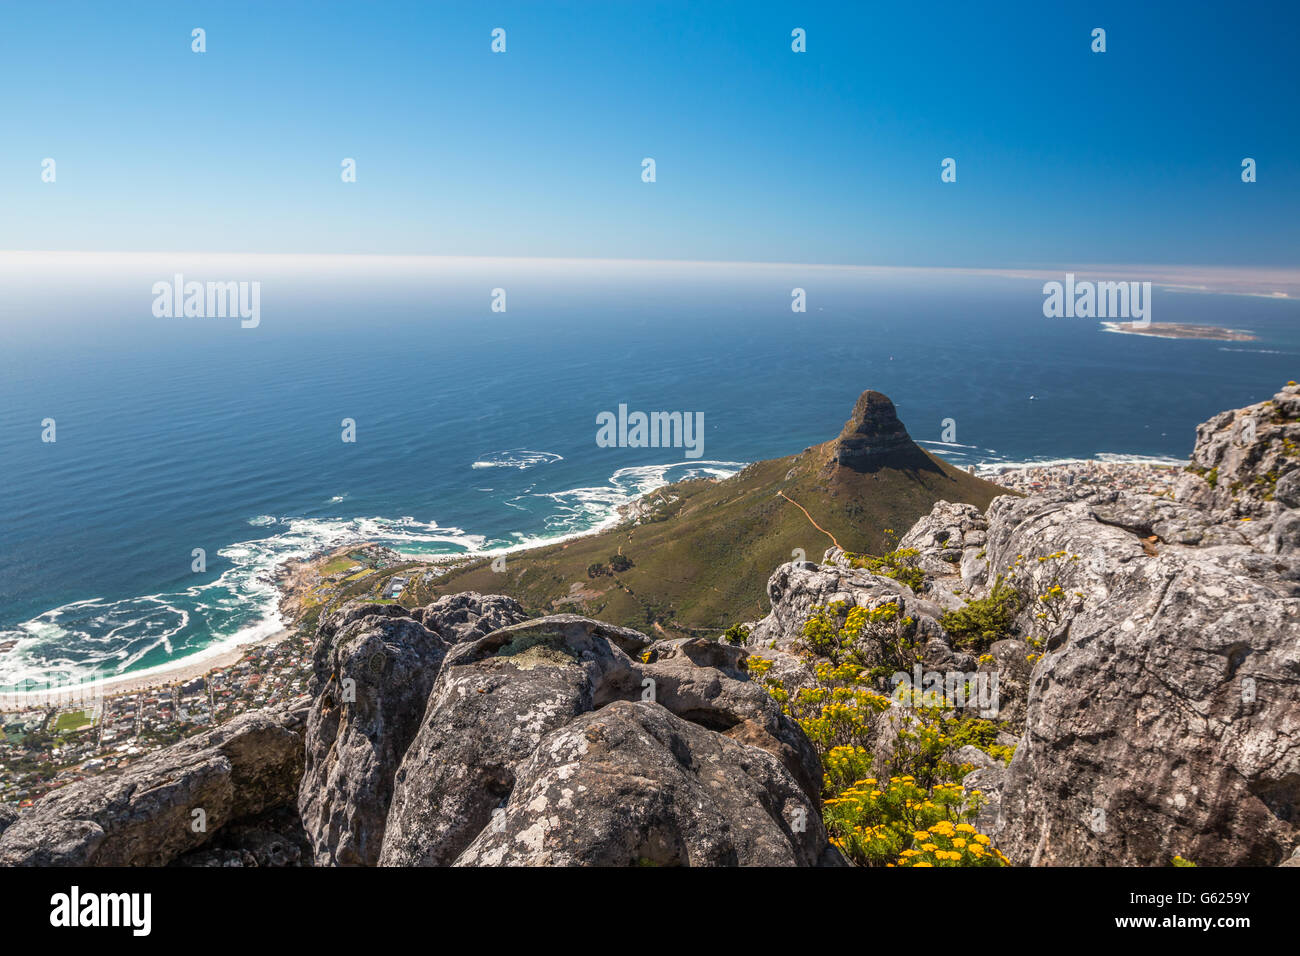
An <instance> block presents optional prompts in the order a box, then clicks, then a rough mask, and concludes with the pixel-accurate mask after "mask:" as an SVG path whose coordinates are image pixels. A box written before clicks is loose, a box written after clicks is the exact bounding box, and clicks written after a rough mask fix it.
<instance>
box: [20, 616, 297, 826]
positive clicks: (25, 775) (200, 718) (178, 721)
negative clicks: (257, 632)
mask: <svg viewBox="0 0 1300 956" xmlns="http://www.w3.org/2000/svg"><path fill="white" fill-rule="evenodd" d="M310 661H311V654H310V648H309V645H308V643H307V641H306V640H305V639H304V638H303V637H302V636H301V635H299V634H293V635H291V636H289V637H286V638H285V639H283V640H281V641H279V642H277V643H274V644H260V645H252V646H250V647H248V648H247V650H246V651H245V652H244V653H243V655H242V656H241V657H240V658H239V660H238V661H236V662H235V663H233V664H230V665H228V666H225V667H218V668H214V669H212V670H210V671H208V672H207V673H206V674H203V675H200V676H198V677H194V678H191V679H189V680H185V681H175V682H172V683H170V684H158V685H155V686H152V687H146V688H142V689H138V690H133V691H125V692H120V693H112V692H111V687H112V685H111V684H108V685H94V684H88V685H85V688H86V692H84V693H83V692H81V690H80V689H76V690H73V689H68V688H53V689H50V690H48V691H45V692H43V693H42V692H36V693H30V694H27V695H25V697H26V700H25V702H24V703H22V704H17V705H14V704H10V705H9V706H8V708H7V709H5V710H2V711H0V807H3V806H5V805H8V806H10V807H12V808H14V809H17V810H19V811H21V810H23V809H26V808H27V807H30V806H31V805H32V804H33V803H34V802H35V801H37V800H39V799H40V798H41V797H43V796H45V795H46V794H48V793H50V792H52V791H55V790H58V789H60V788H61V787H65V786H67V785H68V784H70V783H74V782H76V781H78V780H82V779H84V778H85V777H88V776H93V775H95V774H99V773H103V772H104V771H106V770H109V769H112V768H115V767H124V766H126V765H128V764H131V763H134V762H135V761H137V760H140V759H142V758H144V757H145V756H147V755H148V754H149V753H151V752H152V751H153V750H155V749H157V748H159V747H164V746H166V745H168V744H171V743H175V742H176V741H178V740H181V739H182V738H184V737H188V736H190V735H191V734H195V733H198V732H200V731H202V730H205V729H207V728H209V727H213V726H216V725H217V724H220V723H224V722H225V721H227V720H229V719H231V718H232V717H235V716H236V715H238V714H241V713H243V712H244V711H246V710H251V709H254V708H258V707H266V706H269V705H272V704H276V703H280V702H281V701H284V700H289V699H291V698H294V697H298V696H301V695H302V694H304V693H306V689H307V678H308V676H309V673H310ZM97 686H98V687H100V688H102V691H97V690H96V689H95V688H96V687H97Z"/></svg>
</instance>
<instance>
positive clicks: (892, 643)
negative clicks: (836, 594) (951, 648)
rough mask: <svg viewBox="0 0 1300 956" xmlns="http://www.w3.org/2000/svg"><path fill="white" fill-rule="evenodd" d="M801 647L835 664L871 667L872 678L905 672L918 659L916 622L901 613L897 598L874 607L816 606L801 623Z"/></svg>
mask: <svg viewBox="0 0 1300 956" xmlns="http://www.w3.org/2000/svg"><path fill="white" fill-rule="evenodd" d="M803 646H804V649H805V650H807V651H808V652H809V653H811V654H813V655H815V656H817V657H824V658H828V659H829V660H831V661H832V662H833V663H836V664H839V663H849V664H852V665H853V666H855V667H858V668H871V670H870V671H869V674H868V676H870V677H872V678H881V677H887V676H888V675H890V674H893V673H895V672H897V671H906V670H908V669H909V668H911V666H912V665H913V664H916V663H918V662H919V661H920V660H921V652H920V645H919V643H918V640H917V633H916V621H915V620H914V619H912V618H910V617H901V616H900V614H899V608H898V602H897V601H887V602H885V603H884V604H881V605H880V606H878V607H874V608H865V607H853V608H850V607H847V606H846V605H845V603H844V602H843V601H836V602H834V603H833V604H831V605H829V606H825V607H822V606H818V607H815V608H813V615H812V617H810V618H809V619H808V620H807V621H805V622H804V625H803Z"/></svg>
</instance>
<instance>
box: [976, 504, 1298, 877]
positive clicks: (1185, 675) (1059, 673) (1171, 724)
mask: <svg viewBox="0 0 1300 956" xmlns="http://www.w3.org/2000/svg"><path fill="white" fill-rule="evenodd" d="M1148 497H1149V496H1131V495H1127V494H1125V493H1116V492H1109V493H1106V494H1102V495H1099V496H1094V497H1092V498H1088V499H1083V500H1081V501H1069V502H1063V501H1057V500H1052V499H1051V498H1050V497H1039V498H1031V499H1021V500H1017V499H1012V498H999V499H997V500H996V501H995V502H994V503H993V506H992V507H991V508H990V509H989V516H988V517H989V546H988V551H989V559H990V564H991V565H992V567H994V568H998V567H1005V566H1007V565H1009V564H1010V563H1012V562H1013V561H1014V560H1015V559H1016V556H1017V555H1021V554H1023V555H1024V556H1025V559H1026V561H1027V566H1028V567H1030V568H1033V567H1034V565H1035V562H1034V560H1033V559H1034V558H1036V557H1040V556H1045V555H1047V554H1050V553H1052V552H1055V551H1061V550H1063V551H1066V552H1067V553H1069V554H1071V555H1073V554H1078V555H1079V556H1080V560H1078V561H1076V562H1071V563H1069V564H1068V565H1067V566H1066V567H1067V570H1066V575H1067V576H1066V578H1065V580H1064V582H1063V584H1064V587H1065V588H1066V589H1067V590H1068V591H1070V592H1074V591H1078V592H1080V593H1082V594H1083V598H1082V600H1081V601H1080V602H1079V603H1078V604H1077V605H1074V606H1072V607H1071V608H1070V609H1069V612H1068V614H1067V618H1066V620H1065V621H1064V623H1063V625H1062V626H1061V627H1060V628H1059V629H1058V630H1057V631H1056V633H1055V634H1054V635H1053V637H1052V638H1051V639H1050V640H1049V641H1048V643H1047V646H1046V654H1045V656H1044V657H1043V658H1042V660H1041V661H1039V662H1038V663H1037V665H1036V666H1035V668H1034V671H1033V675H1032V678H1031V682H1030V690H1029V698H1028V706H1027V714H1026V727H1025V735H1024V738H1023V741H1022V743H1021V745H1020V747H1019V748H1018V749H1017V751H1016V755H1015V758H1014V759H1013V760H1012V762H1011V765H1010V766H1009V767H1008V769H1007V773H1006V776H1005V780H1004V784H1003V790H1002V794H1001V798H1000V799H1001V809H1000V815H999V826H998V827H997V828H996V830H995V831H994V832H992V833H991V834H990V835H991V836H993V837H994V839H995V842H997V843H998V845H999V846H1001V848H1002V849H1003V852H1005V853H1006V854H1007V855H1008V856H1009V857H1010V858H1011V859H1012V860H1013V861H1014V862H1018V863H1025V864H1071V865H1073V864H1130V865H1134V864H1135V865H1153V864H1165V863H1167V862H1168V860H1169V859H1170V858H1172V857H1173V856H1175V855H1178V854H1181V855H1182V856H1185V857H1187V858H1189V859H1193V860H1195V861H1196V862H1198V863H1203V864H1219V865H1232V864H1267V863H1277V862H1279V861H1280V860H1281V858H1282V856H1283V854H1284V853H1285V852H1288V851H1289V850H1290V848H1291V846H1293V845H1294V844H1295V843H1296V842H1297V840H1298V839H1300V832H1298V830H1297V826H1298V825H1300V817H1298V815H1297V807H1298V806H1300V743H1297V740H1300V738H1297V732H1298V731H1300V592H1297V588H1296V585H1295V583H1294V582H1293V580H1292V577H1293V576H1292V572H1291V569H1290V567H1289V563H1286V562H1278V561H1277V560H1276V559H1274V558H1270V557H1267V556H1266V555H1265V554H1264V553H1262V552H1261V551H1260V549H1259V548H1258V547H1257V546H1256V545H1255V544H1252V543H1251V542H1250V541H1249V540H1248V539H1246V540H1243V538H1242V537H1240V536H1239V537H1237V542H1236V543H1234V544H1213V545H1202V546H1194V545H1187V544H1177V543H1171V542H1172V541H1176V540H1177V537H1178V534H1177V533H1178V530H1179V525H1178V523H1177V522H1176V521H1175V520H1174V519H1173V518H1169V519H1168V521H1169V523H1167V524H1161V526H1160V530H1159V531H1158V532H1157V534H1158V536H1159V543H1158V544H1156V545H1155V548H1154V550H1155V551H1156V553H1155V554H1151V553H1149V550H1148V549H1147V548H1145V547H1144V543H1143V540H1142V539H1143V538H1144V537H1146V535H1145V532H1146V531H1148V530H1150V526H1148V525H1145V524H1141V525H1137V526H1135V525H1134V524H1133V516H1135V515H1141V514H1144V513H1147V512H1148V508H1147V505H1149V504H1151V502H1149V501H1144V500H1141V499H1145V498H1148ZM1133 499H1138V500H1133ZM1151 511H1153V512H1154V513H1158V514H1166V515H1167V514H1170V512H1169V509H1167V508H1164V507H1159V508H1152V509H1151ZM1099 515H1101V516H1102V518H1104V519H1105V520H1101V519H1099ZM1119 517H1123V520H1117V518H1119ZM1201 517H1205V515H1202V516H1201ZM1210 517H1213V514H1212V513H1211V515H1210ZM1226 520H1232V519H1231V518H1228V519H1226ZM1206 531H1207V533H1206V534H1205V535H1203V537H1202V540H1205V539H1207V538H1209V539H1212V540H1216V541H1217V540H1221V539H1223V538H1225V537H1231V536H1232V529H1231V527H1225V525H1224V524H1223V523H1218V524H1215V523H1213V522H1212V523H1211V524H1210V525H1209V526H1208V527H1207V529H1206ZM985 584H986V585H987V584H991V582H985ZM1027 613H1028V612H1027ZM1026 623H1027V622H1026Z"/></svg>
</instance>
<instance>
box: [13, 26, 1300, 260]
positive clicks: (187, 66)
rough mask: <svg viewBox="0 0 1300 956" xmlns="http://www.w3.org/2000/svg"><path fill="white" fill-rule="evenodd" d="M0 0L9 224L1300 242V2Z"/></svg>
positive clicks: (467, 243)
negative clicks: (352, 165) (799, 36)
mask: <svg viewBox="0 0 1300 956" xmlns="http://www.w3.org/2000/svg"><path fill="white" fill-rule="evenodd" d="M0 18H2V20H3V23H2V25H0V78H2V79H3V88H4V90H5V94H4V96H3V99H2V100H0V103H2V104H3V105H0V183H2V184H3V187H2V188H0V204H2V205H0V210H2V211H0V249H6V250H105V251H155V250H156V251H214V252H215V251H221V252H245V253H256V252H296V253H316V252H331V253H391V254H399V253H402V254H408V253H418V254H448V255H479V256H571V257H610V258H656V259H702V260H741V261H778V262H818V263H854V264H881V265H909V266H972V267H1014V266H1029V265H1054V264H1067V265H1068V264H1070V263H1075V262H1079V263H1152V264H1170V263H1177V264H1191V265H1198V264H1214V265H1269V266H1295V265H1297V264H1300V229H1297V226H1296V223H1297V220H1298V216H1297V213H1298V212H1300V123H1298V122H1297V121H1298V120H1300V110H1297V90H1298V89H1300V66H1297V63H1298V62H1300V59H1298V58H1297V57H1296V56H1295V55H1294V49H1293V45H1294V42H1295V36H1296V35H1297V32H1300V31H1298V30H1297V26H1300V12H1297V5H1296V4H1294V3H1277V4H1270V3H1260V4H1252V5H1250V6H1249V7H1247V8H1242V7H1240V6H1237V5H1233V4H1228V3H1222V4H1206V3H1186V2H1180V3H1164V2H1161V3H1140V4H1139V3H1132V2H1117V3H1093V4H1075V3H1069V4H1066V3H1045V2H1041V0H1039V2H1025V3H993V2H990V3H973V2H970V0H960V2H953V3H942V2H927V3H904V4H897V3H895V4H882V3H875V2H871V3H867V2H856V3H851V4H806V3H789V4H775V3H761V2H746V3H707V4H706V3H695V4H688V3H657V2H656V3H640V4H634V3H625V2H607V3H599V4H597V3H544V2H539V0H532V2H525V3H515V4H511V3H468V2H467V3H418V4H416V3H412V4H397V3H382V2H377V3H369V2H367V3H360V2H350V3H330V2H313V3H276V2H269V0H260V2H256V3H219V4H205V3H185V4H180V3H175V2H171V3H121V4H104V3H94V4H90V3H87V4H81V3H58V2H47V3H38V4H18V3H6V4H5V5H4V6H3V7H0ZM1099 26H1100V27H1104V28H1105V29H1106V31H1107V47H1108V49H1107V52H1106V53H1104V54H1094V53H1092V52H1091V51H1090V49H1089V45H1090V42H1091V41H1090V32H1091V30H1092V29H1093V28H1094V27H1099ZM193 27H203V28H204V29H205V30H206V31H207V52H206V53H204V54H202V55H199V54H195V53H192V52H191V51H190V30H191V28H193ZM494 27H502V28H504V29H505V30H506V31H507V52H506V53H505V54H503V55H494V54H493V53H492V52H491V51H490V49H489V45H490V31H491V30H492V29H493V28H494ZM795 27H802V28H804V29H805V30H806V31H807V36H808V52H807V53H804V54H795V53H793V52H791V50H790V31H791V30H792V29H793V28H795ZM646 156H650V157H654V158H655V160H656V163H657V174H658V181H657V182H656V183H654V184H646V183H643V182H642V181H641V175H640V174H641V160H642V158H643V157H646ZM949 156H951V157H954V158H956V159H957V162H958V181H957V182H956V183H955V184H944V183H941V182H940V178H939V172H940V161H941V160H942V159H943V158H944V157H949ZM1246 156H1250V157H1253V158H1255V159H1256V160H1257V162H1258V170H1259V172H1258V176H1259V181H1258V182H1256V183H1254V184H1250V185H1246V184H1243V183H1242V182H1241V180H1240V164H1241V160H1242V158H1243V157H1246ZM45 157H52V158H54V159H55V160H56V162H57V164H58V165H57V173H58V179H57V182H56V183H54V184H46V183H42V182H41V181H40V164H41V160H42V159H43V158H45ZM344 157H353V158H355V159H356V161H357V169H358V181H357V182H356V183H355V184H344V183H342V182H341V181H340V177H339V172H340V165H339V164H340V161H341V160H342V159H343V158H344Z"/></svg>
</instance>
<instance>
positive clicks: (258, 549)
mask: <svg viewBox="0 0 1300 956" xmlns="http://www.w3.org/2000/svg"><path fill="white" fill-rule="evenodd" d="M178 271H179V272H182V273H184V274H185V276H186V278H187V279H196V280H200V281H205V280H210V279H211V280H250V281H251V280H256V281H260V282H261V322H260V325H259V326H258V327H257V328H253V329H243V328H241V327H240V324H239V320H238V319H232V318H203V319H200V318H156V317H155V316H154V315H153V314H152V311H151V304H152V301H153V295H152V292H151V287H152V285H153V283H154V282H156V281H158V280H170V278H171V276H172V275H173V273H175V272H178ZM4 279H5V296H4V301H3V304H0V310H3V315H2V316H0V321H2V322H3V329H4V343H5V347H4V349H3V359H0V361H2V363H3V365H2V366H0V367H2V369H3V381H2V382H0V448H2V449H3V464H4V468H3V476H4V481H5V489H4V490H5V494H4V511H3V526H2V527H0V641H5V640H17V641H18V645H17V647H16V648H15V649H14V650H13V651H11V652H9V653H7V654H0V688H3V687H12V686H14V685H16V684H17V683H18V682H19V681H20V680H22V679H23V678H38V679H44V677H45V676H46V675H48V674H50V673H51V672H54V673H58V674H61V675H62V677H61V678H60V679H67V678H68V677H81V676H84V675H85V674H87V673H90V672H100V673H104V674H114V673H119V672H121V671H124V670H138V669H143V668H147V667H153V666H157V665H160V664H165V663H167V662H168V661H170V660H174V659H176V658H177V657H180V656H185V655H188V654H192V653H194V652H196V651H198V650H200V649H203V648H213V647H216V646H219V645H221V644H222V643H223V642H231V641H237V640H246V639H249V638H251V637H254V636H257V635H259V634H262V633H268V632H270V631H273V630H275V629H277V627H278V624H279V622H278V620H277V619H276V618H275V616H274V612H273V608H274V602H275V597H276V593H275V589H274V586H273V584H272V582H271V573H272V571H273V570H274V568H275V567H276V566H277V565H278V564H279V563H280V562H282V561H284V560H286V559H288V558H291V557H296V556H302V555H305V554H308V553H311V552H314V551H317V550H320V549H322V548H325V547H328V546H335V545H338V544H342V543H345V542H348V541H360V540H379V541H383V542H385V543H387V544H389V545H391V546H394V547H397V548H398V549H399V550H404V551H410V552H424V553H430V552H459V551H466V550H483V549H491V548H498V547H507V546H512V545H519V544H521V543H526V542H531V541H538V540H544V539H547V538H552V537H556V536H559V535H564V534H571V533H576V532H580V531H583V530H589V529H591V528H593V527H596V526H598V525H599V524H601V523H602V522H605V521H608V520H609V518H610V516H611V515H612V513H613V509H614V508H616V507H617V506H618V505H619V504H621V503H624V502H626V501H627V500H629V499H630V498H632V497H635V496H636V495H637V494H638V493H640V492H642V491H645V490H648V489H649V488H650V487H653V486H654V485H655V484H657V483H660V482H663V481H666V480H675V479H677V478H681V477H684V476H686V475H688V474H692V473H699V472H700V471H706V472H708V473H713V474H728V473H730V472H732V471H734V470H735V469H736V468H737V467H739V463H743V462H748V461H753V460H755V459H760V458H769V457H775V456H780V455H785V454H790V453H793V452H796V451H799V450H801V449H803V448H804V447H806V446H808V445H810V444H814V443H816V442H820V441H825V440H827V439H829V438H831V437H833V436H834V435H835V434H836V433H837V432H838V430H839V428H840V427H841V426H842V424H843V422H844V420H845V419H846V418H847V416H848V413H849V411H850V409H851V407H852V405H853V402H854V400H855V398H856V397H857V395H858V394H859V393H860V392H861V391H862V390H863V389H865V388H875V389H878V390H880V391H883V392H885V393H886V394H888V395H889V396H890V397H891V398H893V400H894V401H895V403H896V404H897V406H898V411H899V415H900V417H901V418H902V419H903V421H904V423H905V424H906V425H907V427H908V429H909V431H910V432H911V434H912V436H913V437H914V438H916V439H918V440H921V441H923V442H930V443H931V444H930V445H929V446H928V447H930V448H931V449H932V450H935V451H937V452H939V453H941V454H943V455H944V456H945V457H947V458H948V459H949V460H951V461H953V462H955V463H957V464H961V465H965V464H968V463H986V462H997V461H1027V460H1038V459H1042V460H1052V459H1060V458H1081V457H1093V456H1096V455H1099V454H1112V455H1118V456H1152V457H1170V458H1185V457H1186V456H1187V454H1188V452H1189V451H1190V449H1191V446H1192V441H1193V438H1194V432H1195V426H1196V425H1197V424H1198V423H1199V422H1201V421H1203V420H1205V419H1207V418H1209V417H1210V416H1211V415H1213V414H1214V413H1216V412H1218V411H1220V410H1222V409H1224V408H1232V407H1238V406H1241V405H1245V404H1247V403H1250V402H1255V401H1260V400H1262V399H1264V398H1267V397H1269V396H1270V395H1271V394H1272V393H1273V392H1274V391H1276V389H1277V387H1278V386H1280V385H1281V384H1283V383H1284V382H1286V381H1287V380H1288V379H1292V378H1296V377H1297V374H1296V373H1297V362H1296V357H1297V356H1298V355H1300V322H1297V319H1298V318H1300V315H1298V313H1297V305H1296V303H1295V302H1294V301H1276V300H1270V299H1263V298H1251V297H1243V296H1224V295H1206V294H1191V293H1178V292H1172V291H1163V290H1161V289H1159V288H1157V290H1156V294H1155V301H1154V313H1153V316H1152V318H1153V319H1154V320H1155V321H1157V322H1193V323H1206V324H1214V325H1226V326H1230V327H1238V328H1247V329H1251V330H1254V331H1255V332H1256V333H1257V334H1258V335H1259V340H1258V341H1255V342H1241V343H1235V342H1209V341H1188V340H1165V339H1156V338H1142V337H1135V336H1127V335H1117V334H1113V333H1107V332H1104V331H1101V329H1100V326H1099V323H1098V322H1097V321H1096V320H1094V319H1046V318H1044V317H1043V313H1042V302H1043V294H1042V280H1021V279H1009V278H995V277H986V276H968V277H960V276H952V275H946V274H938V273H934V274H917V273H908V274H898V273H876V272H869V271H859V270H840V269H828V268H823V267H807V268H805V267H797V266H789V267H764V268H758V267H735V266H707V265H698V266H697V265H654V264H625V265H615V264H592V263H522V262H494V261H490V260H478V261H472V260H468V261H450V262H444V263H439V264H434V265H431V264H430V263H429V262H428V261H425V262H419V261H405V262H401V261H383V260H352V261H350V262H348V261H342V260H340V261H332V262H331V261H324V262H322V261H319V260H317V261H314V262H313V261H310V260H288V261H286V260H270V259H267V260H248V259H234V258H231V259H229V260H226V259H222V258H220V257H205V258H202V259H200V258H191V259H188V260H181V259H177V260H174V261H167V262H166V263H163V264H159V265H155V264H142V263H140V262H136V261H134V260H130V261H128V260H123V261H121V262H117V261H112V262H109V263H108V264H103V263H99V264H93V265H86V264H73V263H68V262H66V261H61V260H60V261H54V262H52V263H50V264H39V263H38V264H35V265H33V264H30V263H28V264H25V265H24V266H23V267H22V268H17V269H16V268H14V267H13V266H12V265H11V266H9V267H7V271H5V272H4ZM795 286H799V287H802V288H804V289H806V290H807V296H808V311H807V312H806V313H805V314H794V313H792V312H791V310H790V290H791V289H792V288H793V287H795ZM493 288H504V289H505V290H506V294H507V300H506V301H507V311H506V312H505V313H494V312H492V311H491V310H490V302H491V290H492V289H493ZM1031 396H1033V397H1032V398H1031ZM620 403H622V404H626V405H627V406H628V407H629V409H632V410H643V411H647V412H648V411H661V410H662V411H684V412H696V411H700V412H703V413H704V422H705V442H704V449H703V457H702V459H700V460H690V459H686V458H685V457H684V455H683V451H682V450H681V449H630V448H601V447H598V446H597V444H596V441H595V436H596V415H597V414H598V413H599V412H601V411H606V410H608V411H615V410H617V407H618V405H619V404H620ZM46 418H53V419H55V421H56V428H57V441H55V442H54V443H47V442H43V441H42V440H41V434H42V425H41V422H42V420H43V419H46ZM344 418H351V419H354V420H355V421H356V428H357V441H356V442H355V443H351V444H349V443H344V442H343V441H342V440H341V437H340V436H341V433H342V426H341V421H342V419H344ZM948 418H951V419H953V420H954V421H955V423H956V424H955V427H956V436H955V441H954V442H953V443H951V444H947V445H942V444H938V443H939V441H940V439H941V437H942V434H941V433H942V429H943V425H942V423H943V420H944V419H948ZM195 548H203V549H205V550H206V553H207V570H206V572H204V573H194V572H193V571H192V570H191V562H192V560H193V558H192V557H191V553H192V550H193V549H195Z"/></svg>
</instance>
